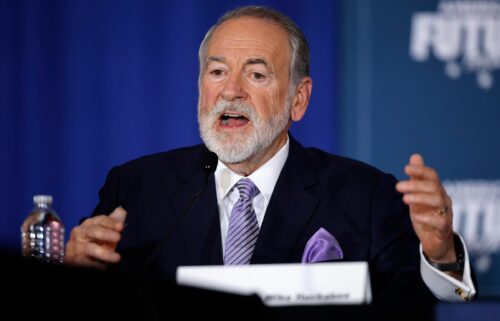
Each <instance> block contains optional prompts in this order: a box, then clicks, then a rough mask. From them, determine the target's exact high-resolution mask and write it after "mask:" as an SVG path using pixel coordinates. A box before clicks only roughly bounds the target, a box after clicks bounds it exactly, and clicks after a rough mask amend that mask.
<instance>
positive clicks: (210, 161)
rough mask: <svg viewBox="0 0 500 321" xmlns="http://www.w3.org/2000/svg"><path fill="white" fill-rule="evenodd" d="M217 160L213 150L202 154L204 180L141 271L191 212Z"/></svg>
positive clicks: (144, 269) (150, 262)
mask: <svg viewBox="0 0 500 321" xmlns="http://www.w3.org/2000/svg"><path fill="white" fill-rule="evenodd" d="M217 161H218V157H217V155H216V154H215V153H213V152H208V153H206V154H205V155H203V157H202V160H201V164H202V166H203V171H204V172H205V181H204V182H203V185H202V186H201V187H200V189H199V190H198V191H197V192H196V193H195V194H194V197H193V198H192V199H191V202H189V203H188V204H187V206H186V207H185V208H184V209H183V211H182V212H181V214H180V215H179V216H178V217H177V220H176V221H175V222H174V224H173V225H172V227H171V228H170V229H169V230H168V232H167V233H166V234H165V237H164V238H163V239H162V240H161V242H160V243H158V245H157V246H156V247H155V249H154V250H153V252H151V254H150V255H149V256H148V258H147V260H146V262H145V263H144V266H143V272H145V271H146V270H147V269H148V268H149V267H150V266H151V264H152V263H153V260H154V259H155V257H156V256H157V255H158V253H159V252H160V250H161V249H162V248H163V247H165V245H166V244H167V243H168V241H169V240H170V238H171V237H172V234H174V232H175V230H176V229H177V228H178V226H179V225H180V224H181V223H182V221H184V219H185V218H186V217H187V215H188V214H189V213H190V212H191V210H192V209H193V208H194V206H195V205H196V203H198V199H199V198H200V196H201V195H202V194H203V192H204V191H205V189H206V187H207V186H208V181H209V180H210V177H211V176H212V175H213V173H214V172H215V169H216V168H217Z"/></svg>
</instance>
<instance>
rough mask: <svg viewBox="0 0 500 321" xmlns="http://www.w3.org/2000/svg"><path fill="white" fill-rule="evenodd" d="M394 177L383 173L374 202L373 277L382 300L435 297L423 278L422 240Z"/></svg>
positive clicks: (431, 299)
mask: <svg viewBox="0 0 500 321" xmlns="http://www.w3.org/2000/svg"><path fill="white" fill-rule="evenodd" d="M396 182H397V180H396V179H395V177H394V176H392V175H386V174H381V176H380V178H379V181H378V183H377V185H376V187H375V189H374V191H373V195H372V200H371V204H372V206H371V216H370V217H371V220H372V221H371V244H372V245H371V249H370V252H371V263H372V265H371V267H370V269H371V276H372V286H373V292H374V298H377V299H378V300H379V301H393V300H399V299H401V300H406V301H407V300H411V301H413V300H416V301H419V302H421V301H422V300H424V299H425V300H428V302H429V303H432V302H433V301H434V300H435V298H434V296H433V295H432V293H431V292H430V291H429V290H428V288H427V287H426V286H425V284H424V283H423V281H422V279H421V277H420V256H419V249H418V246H419V240H418V238H417V236H416V234H415V232H414V230H413V226H412V224H411V220H410V215H409V210H408V206H406V205H405V204H404V203H403V202H402V196H401V194H399V193H398V192H397V191H396V189H395V186H396Z"/></svg>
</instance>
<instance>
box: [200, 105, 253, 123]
mask: <svg viewBox="0 0 500 321" xmlns="http://www.w3.org/2000/svg"><path fill="white" fill-rule="evenodd" d="M226 112H235V113H238V114H243V115H245V117H247V118H248V120H250V121H252V122H255V121H257V118H258V117H257V113H256V112H255V109H254V108H253V106H252V105H250V104H247V103H245V102H242V101H227V100H220V101H219V102H217V103H216V104H215V106H214V108H213V109H212V110H211V111H210V112H209V113H208V116H209V117H210V118H218V117H219V116H220V115H221V114H224V113H226Z"/></svg>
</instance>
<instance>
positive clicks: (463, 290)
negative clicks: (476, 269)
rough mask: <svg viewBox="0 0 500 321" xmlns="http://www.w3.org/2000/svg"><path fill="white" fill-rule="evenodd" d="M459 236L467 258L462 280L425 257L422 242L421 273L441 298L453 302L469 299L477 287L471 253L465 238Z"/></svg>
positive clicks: (425, 281) (427, 283)
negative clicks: (470, 257) (431, 263)
mask: <svg viewBox="0 0 500 321" xmlns="http://www.w3.org/2000/svg"><path fill="white" fill-rule="evenodd" d="M458 236H459V237H460V242H462V245H463V248H464V259H465V262H464V271H463V276H462V281H459V280H457V279H455V278H454V277H451V276H449V275H448V274H446V273H444V272H442V271H439V270H438V269H436V268H435V267H433V266H432V265H430V264H429V262H427V260H426V259H425V257H424V251H423V249H422V244H420V274H421V275H422V279H423V280H424V283H425V284H426V285H427V287H428V288H429V289H430V290H431V292H432V293H433V294H434V295H435V296H436V297H437V298H438V299H440V300H445V301H451V302H461V301H468V300H471V299H472V298H473V297H474V295H475V294H476V288H475V287H474V283H473V282H472V278H471V267H470V261H469V253H468V252H467V247H466V246H465V242H464V240H463V238H462V237H461V236H460V235H458Z"/></svg>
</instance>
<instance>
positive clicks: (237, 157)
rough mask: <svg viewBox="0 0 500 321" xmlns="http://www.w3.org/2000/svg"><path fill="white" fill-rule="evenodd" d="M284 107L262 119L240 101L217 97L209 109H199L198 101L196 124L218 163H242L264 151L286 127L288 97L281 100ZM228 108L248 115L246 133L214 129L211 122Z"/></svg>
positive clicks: (218, 119)
mask: <svg viewBox="0 0 500 321" xmlns="http://www.w3.org/2000/svg"><path fill="white" fill-rule="evenodd" d="M284 107H285V108H283V112H281V113H279V114H277V115H275V116H273V117H271V118H270V119H268V120H264V119H262V118H261V117H260V116H259V115H258V114H257V113H256V112H255V109H254V108H253V107H252V106H251V105H249V104H246V103H244V102H242V101H235V102H231V101H227V100H221V101H219V102H218V103H217V104H216V105H215V106H214V108H213V109H212V111H210V112H203V111H202V108H201V106H200V103H198V125H199V129H200V136H201V139H202V140H203V142H204V143H205V145H206V146H207V148H208V149H209V150H210V151H212V152H214V153H215V154H217V156H218V157H219V159H220V160H221V161H222V162H224V163H228V164H234V163H241V162H244V161H246V160H248V159H250V158H252V157H254V156H256V155H259V154H262V153H264V152H265V151H266V150H267V149H268V148H269V147H270V146H271V144H272V143H273V142H274V141H275V140H276V138H277V137H278V136H279V134H281V133H282V132H283V130H285V128H286V127H287V126H288V123H289V121H290V111H291V104H290V102H289V99H287V101H286V102H285V106H284ZM204 110H206V108H204ZM228 111H232V112H237V113H241V114H244V115H246V116H247V117H248V120H249V121H250V122H251V125H252V127H253V128H252V129H251V131H250V133H249V134H243V133H225V132H222V133H220V132H217V131H216V129H215V124H216V123H218V122H219V121H220V116H221V115H222V114H223V113H225V112H228Z"/></svg>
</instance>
